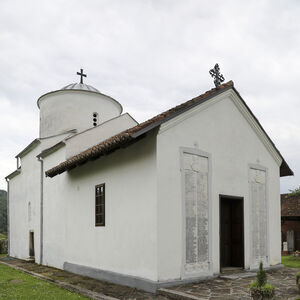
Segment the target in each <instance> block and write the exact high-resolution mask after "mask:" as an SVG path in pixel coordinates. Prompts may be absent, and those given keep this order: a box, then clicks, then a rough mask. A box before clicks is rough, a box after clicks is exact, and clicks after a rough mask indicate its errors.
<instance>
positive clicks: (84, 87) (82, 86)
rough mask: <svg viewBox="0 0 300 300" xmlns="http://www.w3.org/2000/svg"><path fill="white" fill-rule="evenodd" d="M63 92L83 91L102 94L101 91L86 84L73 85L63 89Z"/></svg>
mask: <svg viewBox="0 0 300 300" xmlns="http://www.w3.org/2000/svg"><path fill="white" fill-rule="evenodd" d="M61 90H82V91H90V92H95V93H100V92H99V90H97V89H96V88H94V87H93V86H91V85H88V84H85V83H71V84H68V85H66V86H65V87H63V88H62V89H61Z"/></svg>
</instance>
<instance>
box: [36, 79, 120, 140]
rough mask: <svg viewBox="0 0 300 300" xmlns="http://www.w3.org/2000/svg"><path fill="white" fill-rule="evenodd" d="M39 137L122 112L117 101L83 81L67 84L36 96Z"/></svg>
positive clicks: (93, 123) (88, 125) (89, 124)
mask: <svg viewBox="0 0 300 300" xmlns="http://www.w3.org/2000/svg"><path fill="white" fill-rule="evenodd" d="M37 104H38V107H39V109H40V137H41V138H45V137H50V136H54V135H57V134H61V133H63V132H66V131H68V130H73V129H76V130H77V132H81V131H83V130H86V129H88V128H91V127H94V126H97V125H99V124H101V123H103V122H105V121H107V120H110V119H112V118H114V117H117V116H119V115H120V114H121V113H122V106H121V104H120V103H119V102H118V101H116V100H114V99H113V98H111V97H109V96H106V95H104V94H101V93H100V92H99V91H98V90H97V89H95V88H93V87H91V86H89V85H86V84H80V83H78V84H70V85H68V86H66V87H64V88H63V89H61V90H58V91H54V92H50V93H47V94H45V95H43V96H41V97H40V98H39V99H38V102H37Z"/></svg>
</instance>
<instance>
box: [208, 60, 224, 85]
mask: <svg viewBox="0 0 300 300" xmlns="http://www.w3.org/2000/svg"><path fill="white" fill-rule="evenodd" d="M209 74H210V75H211V77H213V78H215V80H214V83H215V86H216V88H218V87H219V86H220V84H221V83H222V82H223V81H224V80H225V78H224V76H223V75H222V74H221V73H220V67H219V65H218V64H215V66H214V68H213V69H211V70H210V71H209Z"/></svg>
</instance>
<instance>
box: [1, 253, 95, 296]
mask: <svg viewBox="0 0 300 300" xmlns="http://www.w3.org/2000/svg"><path fill="white" fill-rule="evenodd" d="M1 256H3V255H1ZM1 256H0V257H1ZM0 299H14V300H17V299H22V300H23V299H24V300H32V299H41V300H42V299H43V300H44V299H51V300H53V299H59V300H60V299H89V298H86V297H83V296H81V295H78V294H76V293H73V292H69V291H67V290H64V289H61V288H59V287H57V286H55V285H54V284H51V283H48V282H45V281H43V280H40V279H37V278H35V277H32V276H30V275H28V274H24V273H22V272H19V271H17V270H15V269H13V268H11V267H8V266H5V265H2V264H1V263H0Z"/></svg>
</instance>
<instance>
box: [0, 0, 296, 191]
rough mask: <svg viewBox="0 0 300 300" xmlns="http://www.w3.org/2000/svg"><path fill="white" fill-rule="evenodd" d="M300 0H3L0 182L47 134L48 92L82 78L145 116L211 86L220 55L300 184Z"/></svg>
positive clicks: (290, 183)
mask: <svg viewBox="0 0 300 300" xmlns="http://www.w3.org/2000/svg"><path fill="white" fill-rule="evenodd" d="M299 16H300V1H297V0H294V1H293V0H288V1H286V0H284V1H278V0H276V1H274V0H272V1H271V0H270V1H262V0H259V1H258V0H257V1H241V0H237V1H227V0H226V1H224V0H223V1H217V0H214V1H200V0H126V1H125V0H119V1H118V0H85V1H77V0H72V1H71V0H69V1H58V0H51V1H50V0H49V1H30V0H26V1H24V0H19V1H13V0H1V1H0V107H1V116H0V138H1V143H0V178H1V180H0V188H2V189H6V183H5V180H4V177H5V176H6V175H8V174H9V173H11V172H12V171H14V170H15V168H16V162H15V158H14V157H15V155H16V154H17V153H18V152H20V151H21V150H22V149H23V148H24V147H25V146H27V145H28V144H29V143H30V142H31V141H32V140H33V139H35V138H36V137H38V130H39V123H38V122H39V110H38V108H37V106H36V101H37V99H38V97H39V96H41V95H42V94H44V93H46V92H49V91H52V90H57V89H60V88H61V87H63V86H65V85H67V84H69V83H72V82H77V81H78V76H76V72H77V71H78V70H79V69H80V68H83V69H84V71H86V72H87V74H88V78H87V79H86V83H88V84H90V85H92V86H94V87H96V88H97V89H99V90H100V91H101V92H103V93H104V94H108V95H110V96H112V97H114V98H115V99H116V100H118V101H119V102H120V103H121V104H122V105H123V107H124V111H125V112H129V113H130V114H132V116H133V117H135V118H136V119H137V120H138V121H139V122H141V121H144V120H146V119H147V118H150V117H152V116H154V115H156V114H158V113H160V112H161V111H163V110H165V109H168V108H170V107H172V106H175V105H177V104H179V103H181V102H184V101H186V100H188V99H190V98H192V97H195V96H197V95H199V94H201V93H203V92H205V91H206V90H208V89H210V88H212V87H213V86H214V85H213V80H212V78H211V77H210V76H209V74H208V71H209V69H210V68H212V67H213V66H214V64H215V63H216V62H218V63H219V65H220V67H221V72H222V73H223V74H224V76H225V79H226V81H228V80H233V81H234V84H235V87H236V88H237V90H238V91H239V92H240V94H241V95H242V97H243V98H244V100H245V101H246V102H247V104H248V105H249V106H250V108H251V110H252V111H253V113H254V114H255V115H256V116H257V118H258V119H259V120H260V122H261V124H262V125H263V127H264V128H265V130H266V131H267V133H268V134H269V136H270V137H271V139H272V140H273V141H274V143H275V144H276V146H277V148H278V149H279V150H280V151H281V153H282V155H283V156H284V157H285V159H286V161H287V162H288V164H289V165H290V167H291V168H292V169H293V170H294V172H295V176H294V177H285V178H283V179H281V192H287V191H288V190H289V189H293V188H295V187H298V186H299V185H300V114H299V113H300V99H299V92H298V90H299V89H298V86H299V80H300V59H299V58H300V21H299Z"/></svg>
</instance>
